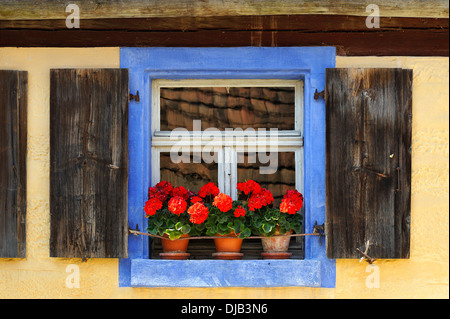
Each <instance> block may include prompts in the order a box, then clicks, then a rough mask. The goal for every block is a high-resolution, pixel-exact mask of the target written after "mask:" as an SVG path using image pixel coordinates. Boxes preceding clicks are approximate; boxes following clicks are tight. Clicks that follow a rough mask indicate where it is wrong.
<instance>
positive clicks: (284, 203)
mask: <svg viewBox="0 0 450 319" xmlns="http://www.w3.org/2000/svg"><path fill="white" fill-rule="evenodd" d="M302 206H303V195H302V194H301V193H299V192H298V191H297V190H288V191H287V192H286V194H285V195H284V196H283V199H282V200H281V204H280V211H281V212H282V213H288V214H295V213H297V212H298V211H299V210H300V209H301V208H302Z"/></svg>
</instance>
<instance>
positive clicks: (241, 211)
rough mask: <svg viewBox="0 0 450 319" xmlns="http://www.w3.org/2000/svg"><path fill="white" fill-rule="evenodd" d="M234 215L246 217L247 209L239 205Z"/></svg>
mask: <svg viewBox="0 0 450 319" xmlns="http://www.w3.org/2000/svg"><path fill="white" fill-rule="evenodd" d="M234 216H236V217H240V216H242V217H244V216H245V209H244V208H243V207H241V206H238V207H237V208H236V209H235V210H234Z"/></svg>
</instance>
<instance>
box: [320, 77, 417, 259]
mask: <svg viewBox="0 0 450 319" xmlns="http://www.w3.org/2000/svg"><path fill="white" fill-rule="evenodd" d="M326 81H327V85H326V95H325V96H326V108H327V120H326V125H327V128H326V132H327V133H326V139H327V142H326V151H327V155H326V173H327V174H326V184H327V186H326V192H327V199H326V232H327V256H328V257H329V258H360V257H362V256H361V254H360V253H359V252H357V251H356V248H360V249H362V250H364V248H365V245H366V243H367V241H369V242H370V243H371V246H370V250H369V255H370V256H371V257H374V258H408V257H409V237H410V234H409V222H410V221H409V216H410V204H409V203H410V184H411V182H410V177H411V175H410V174H411V172H410V171H411V165H410V163H411V153H410V147H411V83H412V72H411V71H410V70H402V69H328V70H327V73H326ZM397 167H400V170H397ZM398 184H401V185H402V186H404V187H401V190H398V189H397V187H398Z"/></svg>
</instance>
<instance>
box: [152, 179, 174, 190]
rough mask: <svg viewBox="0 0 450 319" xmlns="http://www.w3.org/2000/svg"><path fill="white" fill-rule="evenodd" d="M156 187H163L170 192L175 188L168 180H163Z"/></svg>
mask: <svg viewBox="0 0 450 319" xmlns="http://www.w3.org/2000/svg"><path fill="white" fill-rule="evenodd" d="M155 187H158V188H162V189H164V190H165V191H167V192H168V193H170V192H171V191H172V189H173V186H172V184H170V183H169V182H167V181H161V182H159V183H158V184H156V185H155Z"/></svg>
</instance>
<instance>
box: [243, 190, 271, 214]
mask: <svg viewBox="0 0 450 319" xmlns="http://www.w3.org/2000/svg"><path fill="white" fill-rule="evenodd" d="M272 202H273V195H272V193H271V192H270V191H269V190H267V189H265V188H260V191H259V192H254V193H252V195H251V196H250V198H249V199H248V208H249V210H251V211H252V212H254V211H255V210H256V209H260V208H261V207H263V206H267V205H270V204H271V203H272Z"/></svg>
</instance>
